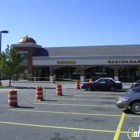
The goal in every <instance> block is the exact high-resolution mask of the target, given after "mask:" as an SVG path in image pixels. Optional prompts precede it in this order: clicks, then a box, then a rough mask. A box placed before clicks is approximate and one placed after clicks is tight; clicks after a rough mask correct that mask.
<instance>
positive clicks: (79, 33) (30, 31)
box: [0, 0, 140, 51]
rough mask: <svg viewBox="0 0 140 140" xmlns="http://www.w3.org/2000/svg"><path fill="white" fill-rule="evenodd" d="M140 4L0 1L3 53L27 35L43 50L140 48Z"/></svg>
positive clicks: (121, 0)
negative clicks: (81, 47)
mask: <svg viewBox="0 0 140 140" xmlns="http://www.w3.org/2000/svg"><path fill="white" fill-rule="evenodd" d="M139 7H140V0H0V31H2V30H8V31H9V33H8V34H2V39H1V41H2V42H1V46H2V51H4V50H5V48H6V46H7V45H11V44H17V43H18V41H19V39H20V38H22V37H25V36H26V35H28V36H29V37H32V38H33V39H35V40H36V42H37V44H38V45H41V46H42V47H67V46H97V45H128V44H130V45H131V44H140V8H139Z"/></svg>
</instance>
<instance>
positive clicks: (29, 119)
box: [0, 81, 140, 140]
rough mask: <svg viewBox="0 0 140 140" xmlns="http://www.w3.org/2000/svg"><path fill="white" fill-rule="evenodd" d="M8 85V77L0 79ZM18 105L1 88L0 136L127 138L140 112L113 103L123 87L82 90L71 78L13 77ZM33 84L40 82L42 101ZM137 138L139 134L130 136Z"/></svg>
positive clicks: (25, 139)
mask: <svg viewBox="0 0 140 140" xmlns="http://www.w3.org/2000/svg"><path fill="white" fill-rule="evenodd" d="M2 83H3V85H5V86H6V85H7V84H8V81H2ZM58 83H61V84H62V95H63V96H57V95H56V84H58ZM12 85H13V86H19V87H27V88H21V89H15V90H17V96H18V107H9V106H8V92H9V90H11V89H0V95H1V98H0V136H1V138H0V139H1V140H9V139H10V140H127V139H128V136H127V132H128V129H129V128H134V129H135V130H138V125H139V124H140V122H139V115H134V114H131V112H130V111H129V110H127V111H125V112H124V111H123V110H122V109H118V108H117V107H116V105H115V101H116V98H117V96H119V95H121V94H124V93H125V90H126V89H127V88H129V87H130V85H131V83H124V84H123V85H124V86H123V87H124V90H122V91H116V92H110V91H85V90H82V89H79V90H78V89H75V83H74V82H56V83H50V82H44V81H42V82H27V81H19V82H16V81H13V82H12ZM36 86H42V87H44V89H43V97H44V100H43V101H36V89H35V88H36ZM133 139H134V140H135V139H140V138H133Z"/></svg>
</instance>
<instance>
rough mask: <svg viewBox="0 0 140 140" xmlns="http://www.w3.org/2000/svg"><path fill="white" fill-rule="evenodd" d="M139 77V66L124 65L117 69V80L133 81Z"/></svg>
mask: <svg viewBox="0 0 140 140" xmlns="http://www.w3.org/2000/svg"><path fill="white" fill-rule="evenodd" d="M139 79H140V67H125V68H122V69H119V80H120V81H124V82H133V81H136V80H139Z"/></svg>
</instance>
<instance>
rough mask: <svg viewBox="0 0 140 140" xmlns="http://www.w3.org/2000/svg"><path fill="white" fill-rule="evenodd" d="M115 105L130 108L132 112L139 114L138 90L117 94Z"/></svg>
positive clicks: (139, 93) (139, 96)
mask: <svg viewBox="0 0 140 140" xmlns="http://www.w3.org/2000/svg"><path fill="white" fill-rule="evenodd" d="M116 106H117V107H118V108H122V109H128V108H130V110H131V112H132V113H134V114H140V92H138V93H133V94H123V95H120V96H118V98H117V101H116Z"/></svg>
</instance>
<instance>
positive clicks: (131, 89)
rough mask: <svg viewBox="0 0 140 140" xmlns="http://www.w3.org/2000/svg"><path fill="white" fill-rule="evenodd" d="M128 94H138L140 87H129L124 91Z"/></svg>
mask: <svg viewBox="0 0 140 140" xmlns="http://www.w3.org/2000/svg"><path fill="white" fill-rule="evenodd" d="M126 92H127V93H128V94H129V93H139V92H140V85H139V86H137V87H131V88H129V89H128V90H127V91H126Z"/></svg>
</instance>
